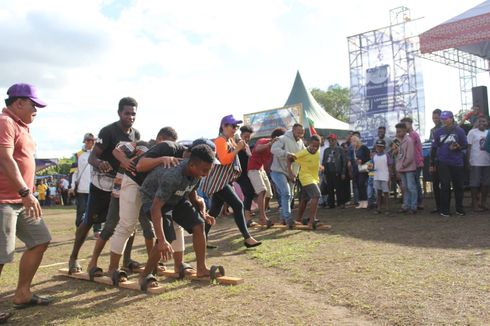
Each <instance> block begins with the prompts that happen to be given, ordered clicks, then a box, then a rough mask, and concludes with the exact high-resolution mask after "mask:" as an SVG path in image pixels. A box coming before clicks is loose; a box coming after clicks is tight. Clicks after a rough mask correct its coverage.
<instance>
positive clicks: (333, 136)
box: [327, 134, 337, 139]
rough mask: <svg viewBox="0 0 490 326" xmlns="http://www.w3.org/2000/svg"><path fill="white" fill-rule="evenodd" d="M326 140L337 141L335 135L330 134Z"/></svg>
mask: <svg viewBox="0 0 490 326" xmlns="http://www.w3.org/2000/svg"><path fill="white" fill-rule="evenodd" d="M327 139H337V135H336V134H330V135H328V137H327Z"/></svg>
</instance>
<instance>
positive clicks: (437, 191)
mask: <svg viewBox="0 0 490 326" xmlns="http://www.w3.org/2000/svg"><path fill="white" fill-rule="evenodd" d="M441 112H442V111H441V110H440V109H435V110H434V111H432V121H433V122H434V127H433V128H432V129H431V130H430V136H429V140H430V142H432V141H433V140H434V133H435V132H436V131H437V130H438V129H440V128H441V127H442V122H441ZM438 165H439V164H438V162H437V157H435V158H434V162H433V165H432V164H431V165H430V168H429V172H430V174H431V177H432V191H433V193H434V200H435V202H436V208H434V209H433V210H432V211H431V213H432V214H435V213H437V214H439V213H440V212H441V182H440V180H439V173H438V172H437V166H438Z"/></svg>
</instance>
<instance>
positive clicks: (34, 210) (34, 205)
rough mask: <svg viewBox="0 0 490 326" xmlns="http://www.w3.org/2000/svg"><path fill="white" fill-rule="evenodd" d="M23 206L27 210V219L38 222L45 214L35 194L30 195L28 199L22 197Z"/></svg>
mask: <svg viewBox="0 0 490 326" xmlns="http://www.w3.org/2000/svg"><path fill="white" fill-rule="evenodd" d="M22 205H23V206H24V208H25V212H26V215H27V217H31V218H34V219H36V220H38V219H40V218H41V216H42V214H43V212H42V209H41V205H39V201H38V200H37V198H36V197H34V195H33V194H29V195H28V196H26V197H22Z"/></svg>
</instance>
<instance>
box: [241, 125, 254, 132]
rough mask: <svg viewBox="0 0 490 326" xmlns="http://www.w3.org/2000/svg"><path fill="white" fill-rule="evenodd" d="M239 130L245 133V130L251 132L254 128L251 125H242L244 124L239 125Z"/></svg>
mask: <svg viewBox="0 0 490 326" xmlns="http://www.w3.org/2000/svg"><path fill="white" fill-rule="evenodd" d="M240 132H241V133H242V134H243V133H245V132H248V133H251V134H253V133H254V128H253V127H252V126H247V125H244V126H241V127H240Z"/></svg>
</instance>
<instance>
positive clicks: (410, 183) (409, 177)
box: [400, 171, 417, 211]
mask: <svg viewBox="0 0 490 326" xmlns="http://www.w3.org/2000/svg"><path fill="white" fill-rule="evenodd" d="M416 174H417V172H416V171H410V172H400V177H401V179H402V187H403V208H404V209H409V210H412V211H416V210H417V185H416V184H415V175H416Z"/></svg>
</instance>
